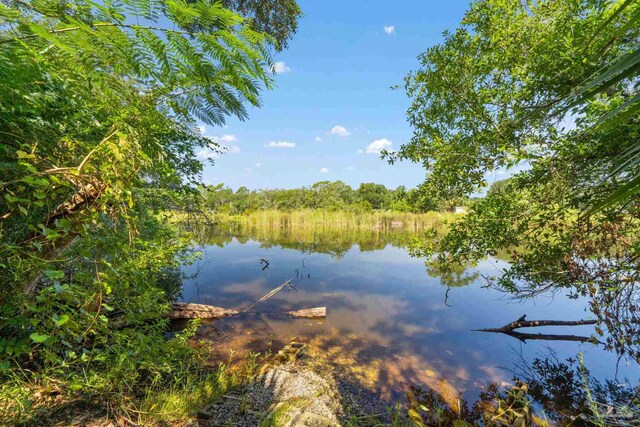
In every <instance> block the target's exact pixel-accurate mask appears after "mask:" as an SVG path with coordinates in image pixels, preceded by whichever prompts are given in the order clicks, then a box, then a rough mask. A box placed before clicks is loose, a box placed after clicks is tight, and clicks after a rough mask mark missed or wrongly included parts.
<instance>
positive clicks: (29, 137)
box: [0, 0, 272, 424]
mask: <svg viewBox="0 0 640 427" xmlns="http://www.w3.org/2000/svg"><path fill="white" fill-rule="evenodd" d="M203 29H206V30H203ZM269 42H271V39H270V37H269V36H268V35H265V34H262V33H259V32H257V31H255V30H254V29H252V25H251V24H250V23H249V22H247V21H246V20H245V19H244V18H242V17H241V16H240V15H237V14H235V13H234V12H232V11H230V10H228V9H225V8H224V7H223V6H222V5H221V4H220V3H219V2H206V1H197V2H187V1H185V0H168V1H160V0H125V1H124V2H112V1H107V2H98V3H94V2H87V1H84V0H35V1H30V2H23V1H21V0H5V1H1V2H0V110H1V111H2V114H0V176H1V177H2V178H1V182H0V188H1V189H2V191H1V192H0V193H1V197H0V254H1V255H0V283H2V287H1V288H0V337H2V338H0V383H3V384H7V386H6V387H3V388H2V390H1V393H2V395H0V401H2V402H3V405H2V407H0V416H6V417H11V418H12V419H14V420H15V421H16V422H18V421H20V422H24V423H27V424H36V423H37V422H39V420H40V418H39V417H44V418H46V417H47V414H53V412H49V411H54V410H55V409H53V407H55V406H56V405H55V404H53V403H55V402H53V401H54V400H55V399H50V400H48V399H43V400H42V401H39V400H38V399H37V398H36V397H34V396H41V395H42V394H38V393H39V390H40V389H41V388H42V387H44V388H50V387H53V386H52V385H54V388H55V389H56V391H55V392H56V393H57V395H59V396H60V398H61V399H63V400H66V401H68V402H78V401H81V402H84V403H86V404H92V402H94V403H95V401H96V398H97V397H98V396H99V397H100V399H101V400H102V401H103V403H105V402H106V403H107V407H111V408H113V410H112V412H111V413H108V414H106V415H107V416H116V415H118V416H119V415H123V411H125V412H126V411H127V409H125V408H131V406H132V405H134V404H133V403H132V402H136V401H137V400H138V399H140V395H139V393H138V391H139V390H145V388H147V387H149V386H150V385H152V384H155V385H158V384H162V383H163V382H165V381H167V379H168V378H171V377H173V376H175V375H177V374H178V373H185V372H189V375H192V374H193V371H194V370H198V369H200V370H201V369H202V368H203V366H202V363H203V358H202V356H201V355H198V352H196V351H195V350H193V349H191V348H190V347H189V345H188V343H187V339H186V336H179V337H178V338H175V339H167V338H166V337H165V330H166V322H165V321H163V320H159V319H161V315H162V313H163V312H164V311H166V310H167V309H168V304H169V302H170V301H172V300H173V299H174V298H175V297H176V295H177V294H178V293H179V289H180V287H181V277H180V275H179V273H178V272H177V270H176V269H177V266H178V264H179V263H180V262H181V261H188V260H189V259H190V254H189V253H188V252H186V251H185V249H184V248H185V247H186V246H187V244H188V240H187V238H188V236H182V237H180V236H179V235H178V234H176V232H175V230H172V229H171V228H169V227H167V226H166V225H163V224H162V223H161V222H160V221H159V220H158V219H157V218H156V216H155V213H156V212H157V211H158V210H160V209H166V208H167V207H171V206H174V205H176V204H183V205H184V204H185V203H188V202H189V200H192V197H193V195H194V191H193V189H192V188H191V185H192V184H193V183H194V182H195V181H196V179H197V177H198V174H199V173H200V171H201V169H202V164H201V163H200V162H199V161H198V160H197V159H196V158H195V156H194V153H195V151H196V150H198V149H200V148H202V147H211V148H214V149H215V148H216V147H215V144H213V143H212V142H211V141H210V140H208V139H206V138H204V137H203V136H202V135H200V133H199V132H198V130H197V126H196V125H197V121H198V120H200V121H202V122H205V123H208V124H211V125H220V124H222V123H224V121H225V117H227V116H229V115H235V116H237V117H239V118H241V119H244V118H246V117H247V110H246V105H247V104H248V105H251V106H259V105H260V99H259V95H260V91H261V90H262V89H263V88H269V87H271V84H272V81H271V78H270V77H269V76H270V73H269V71H268V70H269V68H270V66H271V60H270V57H269V53H268V43H269ZM194 375H195V374H194ZM16 390H18V391H16ZM20 390H24V391H20ZM4 402H7V403H6V405H5V404H4ZM48 405H52V406H51V407H49V406H48ZM54 415H55V414H54ZM124 415H126V416H131V414H124Z"/></svg>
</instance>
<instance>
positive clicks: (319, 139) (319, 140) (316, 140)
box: [314, 136, 322, 142]
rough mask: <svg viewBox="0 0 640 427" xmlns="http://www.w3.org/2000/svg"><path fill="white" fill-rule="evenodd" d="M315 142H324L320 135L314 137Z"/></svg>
mask: <svg viewBox="0 0 640 427" xmlns="http://www.w3.org/2000/svg"><path fill="white" fill-rule="evenodd" d="M314 141H315V142H322V138H320V137H319V136H316V138H315V139H314Z"/></svg>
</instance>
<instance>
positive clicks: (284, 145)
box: [265, 141, 296, 148]
mask: <svg viewBox="0 0 640 427" xmlns="http://www.w3.org/2000/svg"><path fill="white" fill-rule="evenodd" d="M295 146H296V144H295V143H293V142H287V141H271V142H270V143H268V144H265V147H268V148H293V147H295Z"/></svg>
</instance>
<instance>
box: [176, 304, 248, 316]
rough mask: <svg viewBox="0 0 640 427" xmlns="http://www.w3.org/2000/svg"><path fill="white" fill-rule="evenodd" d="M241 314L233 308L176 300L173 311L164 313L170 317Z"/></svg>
mask: <svg viewBox="0 0 640 427" xmlns="http://www.w3.org/2000/svg"><path fill="white" fill-rule="evenodd" d="M237 314H240V312H239V311H238V310H234V309H231V308H223V307H215V306H213V305H206V304H193V303H185V302H174V303H173V304H171V311H170V312H169V313H167V314H165V315H164V317H168V318H169V319H222V318H225V317H229V316H235V315H237Z"/></svg>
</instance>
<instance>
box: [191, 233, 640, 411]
mask: <svg viewBox="0 0 640 427" xmlns="http://www.w3.org/2000/svg"><path fill="white" fill-rule="evenodd" d="M412 237H413V236H412V235H410V234H408V233H406V232H402V231H397V232H387V233H384V232H378V231H376V230H367V231H366V232H362V231H350V232H345V231H341V232H336V231H328V230H321V231H309V230H305V231H304V232H293V231H291V230H275V231H274V230H253V231H246V230H245V231H242V232H241V231H240V230H238V229H235V230H231V229H228V228H225V229H223V230H221V229H216V228H211V229H209V230H207V236H206V244H205V245H203V246H202V248H201V250H202V251H203V257H202V259H201V260H200V261H199V262H196V263H195V264H193V265H190V266H185V267H184V272H185V273H186V274H187V275H190V276H191V277H190V278H189V279H188V280H186V282H185V285H184V288H183V293H182V300H183V301H186V302H196V303H204V304H212V305H217V306H223V307H229V308H242V307H247V306H249V305H250V304H252V303H254V302H255V301H257V300H258V299H260V298H261V297H262V296H263V295H265V294H266V293H268V292H269V291H270V290H272V289H274V288H275V287H277V286H278V285H279V284H281V283H283V282H284V281H286V280H288V279H293V280H292V284H293V285H294V286H295V289H294V288H291V289H288V288H285V289H283V290H282V291H280V292H279V293H278V294H276V295H275V296H273V297H272V298H270V299H268V300H266V301H264V302H261V303H259V304H258V305H256V306H255V307H254V308H253V309H252V311H258V312H262V313H265V314H263V315H260V316H249V317H247V316H245V317H238V318H228V319H224V320H219V321H216V322H215V324H214V325H205V326H203V327H202V328H201V331H200V336H201V337H205V338H209V339H212V340H214V341H215V342H216V343H217V346H216V349H217V350H216V352H217V354H215V355H213V357H215V358H218V359H220V360H227V359H228V358H229V357H230V353H232V354H233V355H235V356H238V355H240V354H242V353H243V352H250V351H263V350H268V349H274V350H276V351H277V350H278V349H280V348H282V346H284V345H285V344H287V343H289V342H290V341H292V340H296V341H301V342H305V343H307V344H309V345H311V346H312V347H313V348H315V349H318V351H319V352H321V353H322V354H323V355H325V356H326V359H327V361H328V363H332V364H335V365H336V366H339V367H340V368H341V369H344V370H345V371H346V372H349V373H350V374H351V375H353V376H354V377H355V378H357V379H358V381H359V382H360V383H361V384H362V385H363V386H364V387H366V388H368V389H370V390H373V391H375V392H376V393H378V394H379V395H380V396H382V397H385V398H389V399H397V398H399V397H401V396H402V395H403V393H404V391H405V390H406V386H407V384H412V385H419V386H425V387H429V388H431V389H433V390H435V391H437V392H438V393H439V394H440V395H441V396H443V397H444V399H445V400H447V401H454V400H455V399H456V398H457V396H458V394H462V396H463V397H464V398H465V399H467V400H469V401H473V400H475V399H476V398H477V397H478V395H479V393H480V392H481V391H482V390H484V388H485V387H486V386H487V385H488V384H490V383H497V384H499V385H502V386H507V385H510V384H513V381H514V375H518V376H519V377H524V378H525V379H527V380H528V381H540V382H541V383H544V382H545V381H551V379H550V377H551V376H552V375H554V374H558V375H561V376H564V377H566V376H567V373H568V372H569V371H576V372H577V370H578V367H579V362H578V354H582V357H583V360H584V366H585V367H586V368H587V369H588V370H589V372H590V376H591V378H592V379H594V380H597V381H600V382H604V381H605V380H616V379H617V381H619V383H620V384H617V387H619V388H624V387H627V386H628V381H630V382H631V385H632V386H635V385H636V383H637V381H638V377H639V374H640V369H639V368H638V366H637V365H635V364H633V363H632V362H629V363H627V362H625V360H624V359H622V360H619V359H618V357H617V355H616V354H615V353H611V352H608V351H605V350H604V349H602V348H601V347H599V346H597V345H594V344H591V343H580V342H571V341H561V340H560V341H548V340H527V341H526V342H522V341H520V340H518V339H516V338H514V337H511V336H507V335H504V334H497V333H487V332H478V331H474V329H479V328H491V327H500V326H502V325H505V324H507V323H509V322H511V321H514V320H516V319H518V318H520V317H521V316H522V315H524V314H526V316H527V319H531V320H540V319H552V320H578V319H587V318H592V315H591V314H590V313H589V311H588V309H587V304H586V302H585V301H584V300H581V299H571V298H569V297H568V296H566V295H564V294H563V293H556V294H555V295H547V296H543V297H538V298H536V299H534V300H527V301H519V302H515V301H512V300H510V299H509V298H508V296H507V295H505V294H504V293H501V292H499V291H496V290H493V289H489V288H486V287H484V285H485V281H484V279H483V276H490V275H495V273H496V272H497V271H499V270H501V269H503V268H506V267H507V264H506V263H505V262H504V261H501V260H499V259H495V258H492V259H487V260H485V261H482V262H480V263H479V264H478V265H477V266H475V267H473V268H469V269H468V270H467V271H464V272H461V274H460V275H459V276H456V277H446V278H442V277H438V276H437V275H434V274H433V273H431V272H429V271H428V270H427V269H426V268H425V264H424V260H423V259H419V258H414V257H412V256H411V255H410V254H409V251H408V249H407V244H408V242H410V241H411V238H412ZM261 258H263V259H266V260H268V261H269V266H268V268H264V264H261V263H260V259H261ZM319 306H325V307H327V317H326V319H324V320H311V319H289V320H283V319H278V318H276V317H274V316H270V315H269V314H266V313H269V312H271V313H277V312H286V311H289V310H298V309H302V308H311V307H319ZM539 331H542V332H543V333H549V334H571V335H578V336H586V337H589V336H591V335H592V334H593V333H594V330H593V326H571V327H557V326H554V327H546V328H540V329H533V330H526V332H534V333H535V332H539ZM536 359H537V362H536ZM545 360H546V363H547V364H546V371H545V369H542V368H541V361H542V362H544V361H545ZM549 363H551V364H555V365H554V366H556V368H557V371H553V369H551V370H550V368H549V366H550V365H549ZM536 367H537V368H536ZM542 371H544V372H542ZM558 372H560V373H558ZM565 379H566V378H565ZM627 379H628V381H627ZM570 380H573V381H577V382H578V383H581V381H582V378H580V376H577V377H575V378H574V377H571V378H570ZM556 387H558V386H557V385H556ZM556 392H558V390H556ZM614 399H615V397H614Z"/></svg>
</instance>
